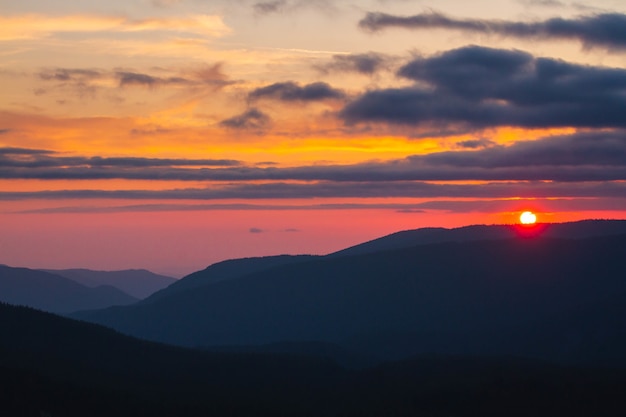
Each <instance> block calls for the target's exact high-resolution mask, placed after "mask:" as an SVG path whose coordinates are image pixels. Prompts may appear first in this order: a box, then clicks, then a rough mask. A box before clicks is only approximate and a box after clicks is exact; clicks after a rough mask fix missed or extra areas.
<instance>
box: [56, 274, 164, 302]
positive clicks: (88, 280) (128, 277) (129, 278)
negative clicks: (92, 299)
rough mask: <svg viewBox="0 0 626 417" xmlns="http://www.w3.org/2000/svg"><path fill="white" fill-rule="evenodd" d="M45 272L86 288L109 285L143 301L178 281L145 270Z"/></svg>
mask: <svg viewBox="0 0 626 417" xmlns="http://www.w3.org/2000/svg"><path fill="white" fill-rule="evenodd" d="M44 271H45V272H50V273H51V274H56V275H59V276H62V277H64V278H68V279H71V280H72V281H75V282H78V283H79V284H81V285H84V286H86V287H92V288H93V287H99V286H101V285H109V286H111V287H115V288H118V289H120V290H122V291H124V292H125V293H127V294H130V295H132V296H133V297H135V298H137V299H141V300H142V299H144V298H146V297H148V296H149V295H151V294H153V293H155V292H157V291H159V290H161V289H163V288H165V287H167V286H168V285H170V284H173V283H175V282H176V279H174V278H172V277H166V276H164V275H158V274H155V273H152V272H150V271H146V270H145V269H128V270H124V271H91V270H89V269H59V270H55V269H46V270H44Z"/></svg>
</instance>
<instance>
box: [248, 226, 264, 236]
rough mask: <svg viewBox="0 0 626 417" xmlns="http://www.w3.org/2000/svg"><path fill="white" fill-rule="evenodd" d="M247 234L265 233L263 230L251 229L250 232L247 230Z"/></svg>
mask: <svg viewBox="0 0 626 417" xmlns="http://www.w3.org/2000/svg"><path fill="white" fill-rule="evenodd" d="M249 232H250V233H255V234H258V233H263V232H265V230H263V229H259V228H258V227H251V228H250V230H249Z"/></svg>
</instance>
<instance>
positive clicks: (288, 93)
mask: <svg viewBox="0 0 626 417" xmlns="http://www.w3.org/2000/svg"><path fill="white" fill-rule="evenodd" d="M344 97H345V93H344V92H343V91H341V90H338V89H335V88H332V87H331V86H330V85H328V84H327V83H323V82H316V83H311V84H307V85H304V86H301V85H299V84H297V83H294V82H291V81H289V82H284V83H275V84H271V85H268V86H265V87H261V88H257V89H256V90H253V91H251V92H250V94H248V98H249V99H250V100H258V99H261V98H270V99H274V100H281V101H320V100H328V99H343V98H344Z"/></svg>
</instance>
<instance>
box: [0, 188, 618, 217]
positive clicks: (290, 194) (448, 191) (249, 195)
mask: <svg viewBox="0 0 626 417" xmlns="http://www.w3.org/2000/svg"><path fill="white" fill-rule="evenodd" d="M344 197H345V198H380V197H407V198H475V199H496V198H497V199H509V198H529V199H536V198H567V199H574V198H583V199H602V200H606V199H611V200H613V201H619V200H623V201H621V202H619V204H622V206H623V204H624V201H626V184H625V183H624V182H615V183H608V182H602V183H588V182H581V183H572V182H567V183H550V182H543V181H539V182H495V183H483V184H441V183H430V182H421V181H392V182H371V183H370V182H355V183H352V182H344V183H332V182H315V183H286V182H275V183H262V184H228V185H223V186H215V187H212V188H210V189H209V188H207V189H204V188H196V189H194V188H190V189H175V190H158V191H156V190H58V191H4V192H0V201H10V200H28V199H45V200H49V201H51V200H82V199H109V200H113V199H118V200H190V201H191V200H196V201H203V200H204V201H213V200H229V199H246V200H264V199H286V200H290V199H314V198H344ZM616 204H617V203H616ZM148 206H151V207H152V209H151V210H152V211H156V210H172V209H175V207H173V206H172V205H170V204H165V205H162V204H158V205H152V204H150V205H148ZM210 206H211V207H213V205H210ZM248 206H249V205H248V204H235V205H233V204H219V205H217V206H215V207H214V209H216V210H218V209H223V210H245V209H247V208H248ZM254 206H255V208H257V209H268V210H277V209H279V208H280V206H281V205H280V204H278V205H262V206H258V205H254ZM364 206H367V207H369V208H377V207H379V208H383V207H386V208H394V209H397V210H400V209H424V208H425V207H424V206H421V205H417V204H406V205H394V206H393V207H392V206H391V205H390V204H377V205H372V204H367V203H361V204H359V203H351V204H342V203H337V204H312V205H304V206H294V205H293V204H288V205H286V207H287V208H288V209H293V210H296V209H298V208H299V207H303V208H302V209H305V208H317V209H322V208H324V209H358V208H363V207H364ZM601 206H602V205H601ZM131 207H132V206H131ZM144 207H145V206H144ZM198 208H199V206H196V207H195V208H193V209H196V210H197V209H198ZM431 208H432V207H431ZM438 208H439V209H445V208H444V207H441V206H439V207H438ZM94 209H95V208H94ZM203 209H205V210H208V209H209V208H208V206H207V207H204V208H203ZM105 210H108V208H105ZM190 210H191V209H190Z"/></svg>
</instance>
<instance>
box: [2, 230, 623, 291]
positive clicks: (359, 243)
mask: <svg viewBox="0 0 626 417" xmlns="http://www.w3.org/2000/svg"><path fill="white" fill-rule="evenodd" d="M605 221H606V222H614V221H626V219H610V218H593V219H580V220H572V221H566V222H550V223H548V222H541V221H537V222H536V223H532V224H523V223H521V222H519V221H518V222H515V223H499V224H468V225H461V226H455V227H437V226H425V227H419V228H415V229H403V230H396V231H392V232H390V233H387V234H384V235H380V236H375V237H373V238H371V239H367V240H363V241H359V242H356V243H354V244H350V245H348V246H343V247H340V248H337V249H335V250H332V251H330V252H325V253H307V252H293V253H290V252H276V253H267V254H260V255H255V254H250V255H246V254H243V255H242V256H236V257H231V258H223V259H217V260H215V261H212V262H210V263H208V264H206V265H201V266H198V267H197V268H195V269H189V268H186V269H185V270H184V272H182V273H180V274H179V275H177V274H175V273H168V271H159V270H155V269H153V268H150V267H128V268H122V269H98V268H90V267H83V266H72V265H69V266H62V267H55V268H52V267H48V266H33V265H9V264H6V263H3V262H0V266H7V267H10V268H27V269H35V270H88V271H94V272H116V271H122V270H144V271H148V272H152V273H155V274H159V275H164V276H168V277H170V278H175V279H176V280H179V279H182V278H184V277H186V276H187V275H190V274H192V273H194V272H198V271H201V270H204V269H206V268H207V267H209V266H211V265H214V264H217V263H220V262H225V261H230V260H236V259H244V258H257V257H265V256H270V257H271V256H282V255H289V256H294V255H312V256H325V255H330V254H332V253H335V252H338V251H342V250H344V249H348V248H351V247H353V246H358V245H361V244H364V243H368V242H371V241H375V240H378V239H381V238H385V237H388V236H392V235H395V234H398V233H403V232H411V231H417V230H421V229H443V230H455V229H463V228H471V227H481V226H482V227H513V228H517V229H521V232H526V231H528V230H529V229H540V231H543V230H545V229H543V228H542V227H543V226H549V225H555V224H571V223H582V222H605ZM519 236H524V235H523V233H522V234H520V235H519ZM532 236H533V237H535V236H536V235H532ZM526 237H528V235H526Z"/></svg>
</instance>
